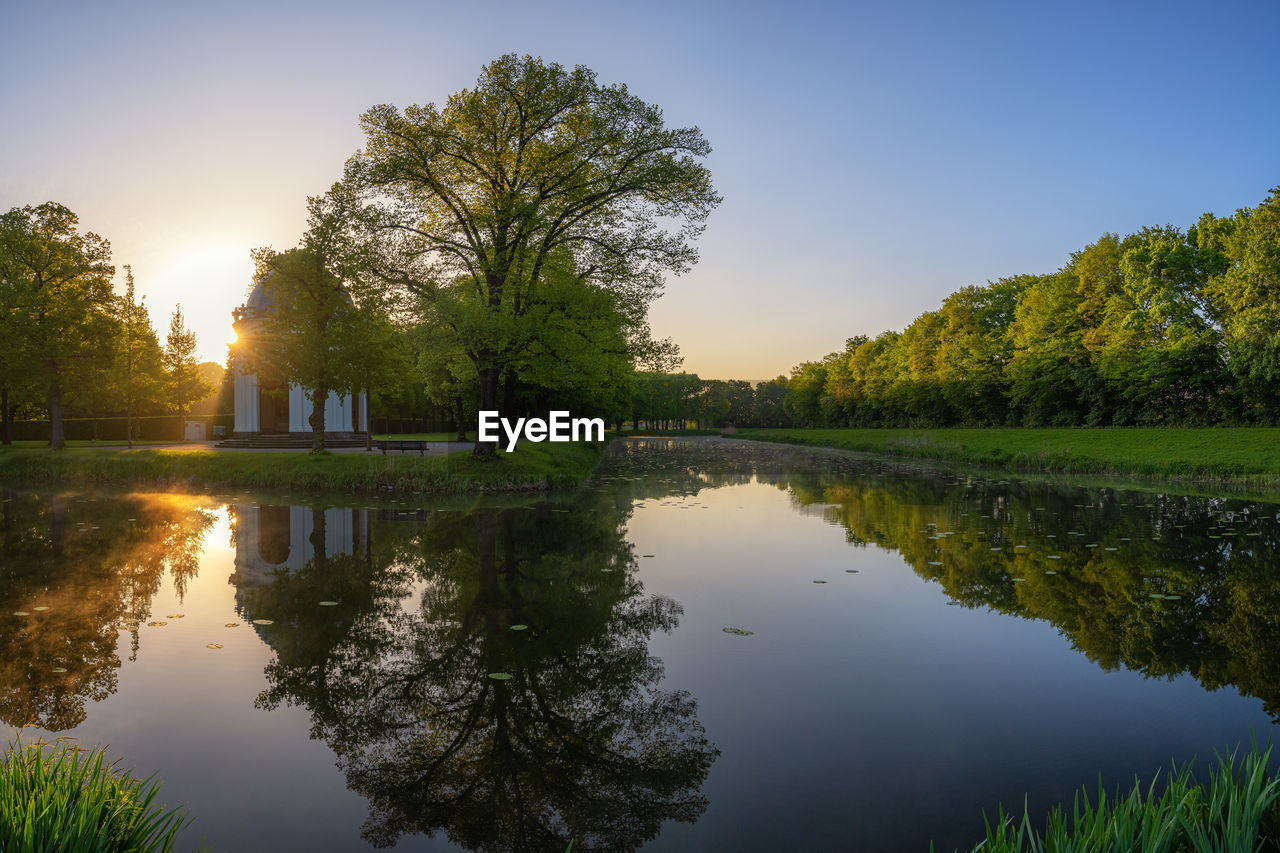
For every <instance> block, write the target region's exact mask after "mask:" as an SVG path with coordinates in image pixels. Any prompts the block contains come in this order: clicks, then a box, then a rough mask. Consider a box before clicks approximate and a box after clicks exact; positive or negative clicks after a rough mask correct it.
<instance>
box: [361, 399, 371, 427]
mask: <svg viewBox="0 0 1280 853" xmlns="http://www.w3.org/2000/svg"><path fill="white" fill-rule="evenodd" d="M360 431H361V432H368V431H369V397H368V396H367V395H365V394H361V395H360Z"/></svg>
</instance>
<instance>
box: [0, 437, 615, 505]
mask: <svg viewBox="0 0 1280 853" xmlns="http://www.w3.org/2000/svg"><path fill="white" fill-rule="evenodd" d="M600 450H601V448H600V446H599V445H590V444H571V443H566V444H548V443H541V444H533V443H531V442H521V443H520V445H519V446H517V448H516V450H515V451H514V452H512V453H504V452H499V453H498V456H497V458H496V459H493V460H490V461H486V462H481V461H477V460H475V459H472V458H471V455H470V453H468V452H462V453H453V454H450V455H448V456H427V457H422V456H417V455H414V454H399V455H397V454H389V455H387V456H383V455H382V454H380V453H330V454H324V455H312V454H310V453H297V452H292V453H290V452H275V453H271V452H261V453H259V452H231V451H219V450H208V449H204V448H200V449H160V450H146V449H141V450H100V449H84V448H71V449H68V450H63V451H58V452H53V451H50V450H37V449H8V450H3V451H0V481H16V482H40V483H50V482H56V483H74V484H80V485H88V484H100V485H127V486H135V487H136V486H142V487H154V488H167V489H172V488H238V489H265V490H278V489H283V490H288V491H312V492H345V493H358V494H387V493H431V494H460V493H476V492H506V491H537V490H541V489H550V488H561V487H566V486H573V485H576V484H577V483H580V482H582V480H584V479H586V477H587V476H588V475H590V473H591V471H592V470H593V469H594V468H595V466H596V463H597V462H598V461H599V458H600Z"/></svg>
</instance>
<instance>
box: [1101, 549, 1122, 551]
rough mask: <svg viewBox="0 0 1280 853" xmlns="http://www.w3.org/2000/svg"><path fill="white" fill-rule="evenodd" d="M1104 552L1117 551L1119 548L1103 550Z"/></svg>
mask: <svg viewBox="0 0 1280 853" xmlns="http://www.w3.org/2000/svg"><path fill="white" fill-rule="evenodd" d="M1102 550H1104V551H1119V550H1120V549H1119V548H1103V549H1102Z"/></svg>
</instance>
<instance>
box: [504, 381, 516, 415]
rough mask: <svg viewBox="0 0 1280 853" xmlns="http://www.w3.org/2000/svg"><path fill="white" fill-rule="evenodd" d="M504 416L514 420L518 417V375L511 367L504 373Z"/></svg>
mask: <svg viewBox="0 0 1280 853" xmlns="http://www.w3.org/2000/svg"><path fill="white" fill-rule="evenodd" d="M502 416H503V417H504V418H510V419H511V420H512V421H514V420H515V417H516V375H515V372H514V371H512V370H510V369H508V370H507V371H505V372H504V373H503V374H502Z"/></svg>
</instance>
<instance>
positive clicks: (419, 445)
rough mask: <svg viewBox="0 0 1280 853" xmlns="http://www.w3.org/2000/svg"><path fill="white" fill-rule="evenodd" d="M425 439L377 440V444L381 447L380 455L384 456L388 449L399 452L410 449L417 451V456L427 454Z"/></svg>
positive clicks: (405, 451)
mask: <svg viewBox="0 0 1280 853" xmlns="http://www.w3.org/2000/svg"><path fill="white" fill-rule="evenodd" d="M429 443H430V442H427V441H399V440H388V441H379V442H378V446H379V447H381V448H382V455H383V456H386V455H387V451H388V450H399V451H400V452H401V453H408V452H409V451H410V450H416V451H418V455H419V456H426V455H427V445H428V444H429Z"/></svg>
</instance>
